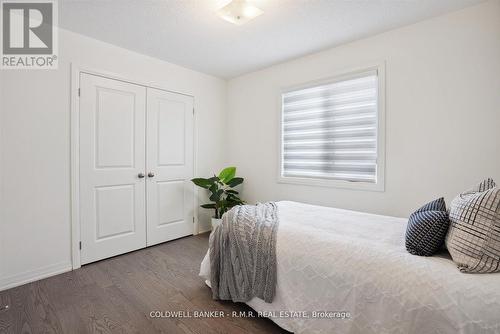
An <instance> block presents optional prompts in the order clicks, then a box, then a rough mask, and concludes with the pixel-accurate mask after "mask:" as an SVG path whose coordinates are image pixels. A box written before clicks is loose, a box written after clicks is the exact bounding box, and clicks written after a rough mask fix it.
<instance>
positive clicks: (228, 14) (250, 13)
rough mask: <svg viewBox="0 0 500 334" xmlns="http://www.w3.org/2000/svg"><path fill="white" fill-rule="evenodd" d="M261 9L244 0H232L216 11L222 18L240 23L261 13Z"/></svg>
mask: <svg viewBox="0 0 500 334" xmlns="http://www.w3.org/2000/svg"><path fill="white" fill-rule="evenodd" d="M262 13H263V11H262V10H260V9H259V8H257V7H255V6H254V5H252V4H250V3H248V2H247V1H245V0H232V1H230V2H229V3H228V4H227V5H225V6H224V7H222V8H220V9H219V10H218V11H217V14H219V16H220V17H222V18H223V19H224V20H226V21H229V22H231V23H234V24H236V25H241V24H243V23H246V22H248V21H250V20H251V19H253V18H256V17H257V16H259V15H261V14H262Z"/></svg>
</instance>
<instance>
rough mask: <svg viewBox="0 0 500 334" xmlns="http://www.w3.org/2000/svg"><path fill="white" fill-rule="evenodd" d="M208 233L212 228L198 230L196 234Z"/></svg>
mask: <svg viewBox="0 0 500 334" xmlns="http://www.w3.org/2000/svg"><path fill="white" fill-rule="evenodd" d="M210 231H212V226H210V225H209V226H208V228H207V227H205V228H203V229H200V230H198V234H201V233H206V232H210Z"/></svg>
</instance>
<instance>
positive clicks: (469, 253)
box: [446, 179, 500, 273]
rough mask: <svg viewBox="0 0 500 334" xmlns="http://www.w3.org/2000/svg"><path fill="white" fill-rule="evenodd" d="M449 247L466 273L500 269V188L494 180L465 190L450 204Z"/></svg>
mask: <svg viewBox="0 0 500 334" xmlns="http://www.w3.org/2000/svg"><path fill="white" fill-rule="evenodd" d="M450 222H451V225H450V229H449V230H448V235H447V236H446V247H447V248H448V251H449V252H450V254H451V257H452V258H453V261H455V263H457V265H458V269H460V271H461V272H466V273H492V272H499V271H500V188H498V187H496V184H495V182H493V180H492V179H487V180H485V181H483V182H481V183H480V184H479V185H477V186H476V187H474V188H473V189H471V190H469V191H466V192H464V193H461V194H460V195H458V196H457V197H455V199H454V200H453V201H452V202H451V205H450Z"/></svg>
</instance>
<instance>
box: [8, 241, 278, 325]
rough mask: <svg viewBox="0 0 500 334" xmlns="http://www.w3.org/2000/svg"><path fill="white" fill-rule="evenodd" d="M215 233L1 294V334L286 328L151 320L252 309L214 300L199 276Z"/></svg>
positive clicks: (262, 321) (230, 321) (231, 320)
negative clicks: (157, 314)
mask: <svg viewBox="0 0 500 334" xmlns="http://www.w3.org/2000/svg"><path fill="white" fill-rule="evenodd" d="M207 247H208V234H203V235H198V236H191V237H186V238H183V239H179V240H174V241H171V242H167V243H164V244H161V245H158V246H154V247H150V248H146V249H143V250H139V251H136V252H132V253H128V254H125V255H121V256H117V257H114V258H111V259H107V260H103V261H100V262H96V263H92V264H89V265H86V266H84V267H82V268H81V269H78V270H75V271H72V272H68V273H65V274H61V275H57V276H54V277H50V278H47V279H44V280H41V281H38V282H34V283H30V284H26V285H23V286H20V287H17V288H13V289H10V290H6V291H2V292H0V305H9V308H8V309H4V310H0V333H16V334H17V333H141V334H144V333H169V334H170V333H203V334H208V333H287V332H286V331H284V330H282V329H281V328H279V327H278V326H277V325H275V324H274V323H273V322H272V321H271V320H269V319H266V318H237V317H224V318H182V317H177V318H152V317H150V312H151V311H184V312H185V314H187V312H188V311H190V312H194V311H224V312H229V313H231V312H232V311H238V312H239V311H247V312H248V311H251V309H250V308H249V307H248V306H246V305H245V304H235V303H232V302H219V301H214V300H212V297H211V291H210V289H209V288H208V287H207V286H206V285H205V284H204V283H203V282H202V280H201V278H200V277H199V276H198V271H199V266H200V263H201V260H202V258H203V256H204V255H205V252H206V250H207Z"/></svg>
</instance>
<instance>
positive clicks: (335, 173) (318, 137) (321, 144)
mask: <svg viewBox="0 0 500 334" xmlns="http://www.w3.org/2000/svg"><path fill="white" fill-rule="evenodd" d="M282 107H283V109H282V112H283V114H282V132H281V133H282V143H281V145H282V152H281V154H282V155H281V157H282V159H281V176H282V177H284V178H287V177H289V178H290V177H292V178H306V179H307V178H309V179H333V180H344V181H351V182H367V183H376V182H377V124H378V121H377V117H378V76H377V71H376V70H374V71H370V72H365V73H362V74H358V75H356V76H352V77H349V78H347V79H342V80H336V81H334V82H330V83H327V84H322V85H317V86H314V87H308V88H304V89H298V90H293V91H289V92H286V93H284V94H283V95H282Z"/></svg>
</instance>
